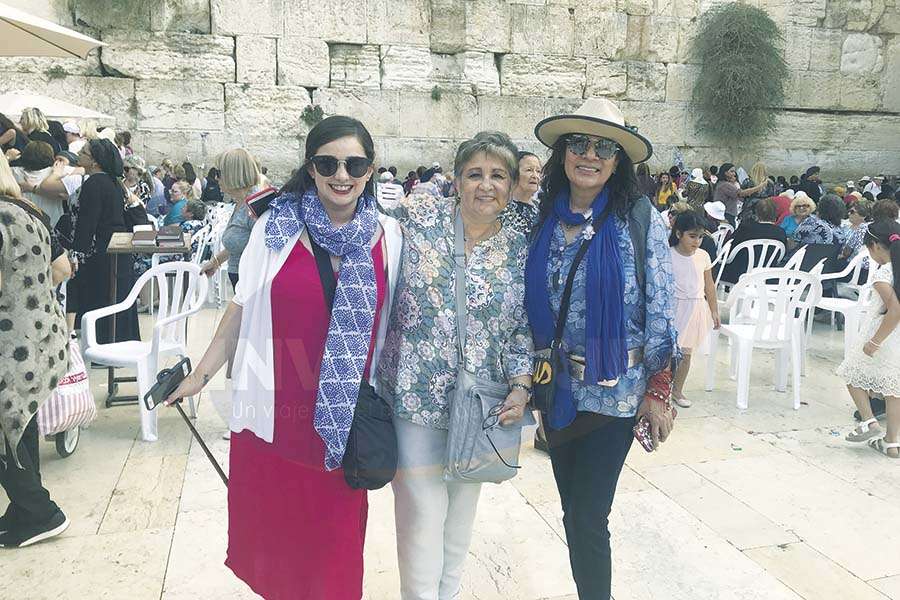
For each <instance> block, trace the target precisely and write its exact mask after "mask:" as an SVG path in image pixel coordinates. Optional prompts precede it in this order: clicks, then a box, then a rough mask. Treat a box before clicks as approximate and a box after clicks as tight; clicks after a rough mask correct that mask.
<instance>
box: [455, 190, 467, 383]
mask: <svg viewBox="0 0 900 600" xmlns="http://www.w3.org/2000/svg"><path fill="white" fill-rule="evenodd" d="M465 236H466V234H465V228H464V227H463V220H462V212H461V211H460V210H459V208H457V209H456V217H455V219H454V222H453V266H454V270H455V272H456V280H455V282H454V287H455V288H456V350H457V352H458V354H459V365H460V368H461V369H462V368H465V364H466V354H465V349H466V325H467V324H468V318H469V317H468V313H467V311H466V237H465Z"/></svg>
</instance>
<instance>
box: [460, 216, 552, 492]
mask: <svg viewBox="0 0 900 600" xmlns="http://www.w3.org/2000/svg"><path fill="white" fill-rule="evenodd" d="M454 229H455V230H454V236H455V238H456V239H455V248H454V253H453V259H454V263H455V272H456V337H457V343H456V347H457V356H458V367H457V373H456V387H455V388H454V389H453V390H451V391H450V392H449V396H450V425H449V432H448V436H447V463H446V466H445V467H444V480H445V481H462V482H467V483H485V482H492V483H500V482H501V481H506V480H507V479H511V478H512V477H515V475H516V471H517V470H518V469H519V467H518V462H519V446H520V445H521V443H522V427H523V426H524V425H534V424H535V421H534V416H532V414H531V412H530V411H528V410H526V411H525V416H524V417H523V418H522V419H521V420H519V421H518V422H517V423H514V424H512V425H505V426H504V425H500V423H499V419H498V417H497V412H498V411H499V409H500V407H501V406H502V405H503V402H504V401H505V400H506V396H507V395H508V394H509V385H507V384H506V383H498V382H496V381H491V380H489V379H484V378H482V377H478V376H477V375H475V374H474V373H472V372H471V371H469V370H468V369H466V359H465V356H466V355H465V340H466V323H467V317H468V314H467V311H466V251H465V238H464V232H463V222H462V217H461V216H460V214H459V211H458V210H457V214H456V221H455V228H454Z"/></svg>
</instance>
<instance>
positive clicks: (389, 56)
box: [373, 45, 455, 92]
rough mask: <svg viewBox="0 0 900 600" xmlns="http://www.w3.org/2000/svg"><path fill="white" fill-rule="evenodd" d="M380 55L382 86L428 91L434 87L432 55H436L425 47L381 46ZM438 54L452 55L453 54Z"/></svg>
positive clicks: (394, 88)
mask: <svg viewBox="0 0 900 600" xmlns="http://www.w3.org/2000/svg"><path fill="white" fill-rule="evenodd" d="M373 48H374V47H373ZM380 56H381V87H382V88H384V89H386V90H402V89H406V90H410V91H417V92H430V91H431V88H432V87H434V85H435V84H434V83H433V79H432V71H433V70H434V65H433V62H432V56H438V55H433V54H432V53H431V50H429V49H428V48H427V47H422V46H398V45H394V46H382V47H381V55H380ZM440 56H449V57H453V56H455V55H452V54H451V55H440Z"/></svg>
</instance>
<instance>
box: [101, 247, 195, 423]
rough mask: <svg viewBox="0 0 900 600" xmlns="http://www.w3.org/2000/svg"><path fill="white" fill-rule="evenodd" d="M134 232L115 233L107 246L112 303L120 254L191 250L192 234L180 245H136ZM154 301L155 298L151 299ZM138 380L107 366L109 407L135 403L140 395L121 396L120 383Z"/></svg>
mask: <svg viewBox="0 0 900 600" xmlns="http://www.w3.org/2000/svg"><path fill="white" fill-rule="evenodd" d="M133 238H134V234H133V233H131V232H128V231H123V232H118V233H113V234H112V238H110V240H109V246H107V247H106V252H107V254H112V255H113V256H112V260H110V261H109V263H110V269H109V296H110V305H112V304H115V303H116V296H117V295H118V289H117V288H118V286H117V285H116V279H117V277H118V275H119V257H118V255H119V254H143V255H145V256H150V255H153V254H190V252H191V234H190V233H185V234H184V239H183V240H182V244H181V245H180V246H162V247H160V246H135V245H134V244H132V243H131V240H132V239H133ZM150 302H151V303H152V302H153V299H152V298H151V299H150ZM111 318H112V322H111V323H110V324H109V331H110V340H111V342H115V341H116V315H112V317H111ZM135 381H137V378H136V377H116V368H115V367H107V371H106V392H107V395H106V406H107V408H108V407H110V406H113V405H115V404H135V403H137V401H138V397H137V396H135V395H129V396H119V395H118V391H119V384H120V383H133V382H135Z"/></svg>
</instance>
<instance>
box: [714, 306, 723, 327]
mask: <svg viewBox="0 0 900 600" xmlns="http://www.w3.org/2000/svg"><path fill="white" fill-rule="evenodd" d="M712 318H713V329H718V328H719V327H721V326H722V319H721V317H719V311H718V310H715V311H713V314H712Z"/></svg>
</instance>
